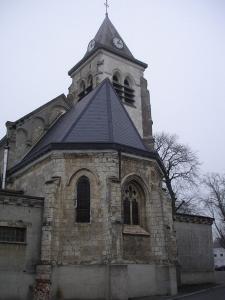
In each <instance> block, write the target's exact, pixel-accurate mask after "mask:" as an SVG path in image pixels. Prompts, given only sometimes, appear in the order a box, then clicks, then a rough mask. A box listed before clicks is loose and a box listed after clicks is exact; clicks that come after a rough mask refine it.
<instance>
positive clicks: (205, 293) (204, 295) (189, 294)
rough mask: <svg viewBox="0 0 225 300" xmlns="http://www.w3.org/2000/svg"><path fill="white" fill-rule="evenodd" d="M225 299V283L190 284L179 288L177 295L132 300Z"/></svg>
mask: <svg viewBox="0 0 225 300" xmlns="http://www.w3.org/2000/svg"><path fill="white" fill-rule="evenodd" d="M176 299H184V300H214V299H216V300H225V283H224V284H222V285H221V284H201V285H188V286H183V287H181V288H180V289H179V291H178V294H177V295H175V296H150V297H142V298H135V299H132V300H176Z"/></svg>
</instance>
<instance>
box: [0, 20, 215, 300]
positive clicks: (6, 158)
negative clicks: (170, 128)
mask: <svg viewBox="0 0 225 300" xmlns="http://www.w3.org/2000/svg"><path fill="white" fill-rule="evenodd" d="M146 68H147V64H145V63H143V62H142V61H139V60H137V59H136V58H134V56H133V55H132V53H131V51H130V50H129V48H128V47H127V45H126V44H125V42H124V40H123V39H122V37H121V36H120V35H119V33H118V32H117V30H116V29H115V27H114V26H113V24H112V23H111V21H110V19H109V17H108V15H106V17H105V19H104V21H103V23H102V25H101V27H100V28H99V30H98V32H97V34H96V36H95V37H94V38H93V40H91V41H90V43H89V45H88V47H87V52H86V53H85V55H84V57H83V58H82V59H81V60H80V61H79V62H78V63H77V64H76V65H75V66H74V67H73V68H72V69H71V70H70V71H69V76H70V77H71V79H72V84H71V86H70V87H69V93H68V95H67V96H65V95H59V96H58V97H56V98H55V99H53V100H51V101H49V102H48V103H46V104H45V105H43V106H41V107H39V108H37V109H36V110H34V111H33V112H31V113H29V114H28V115H26V116H24V117H22V118H21V119H19V120H17V121H15V122H7V123H6V127H7V134H6V136H5V137H3V139H2V140H1V141H0V171H1V174H2V177H1V187H2V189H1V190H0V299H1V300H3V299H4V300H9V299H21V300H22V299H23V300H24V299H29V300H30V299H36V300H49V299H121V300H127V299H128V298H133V297H139V296H148V295H158V294H165V295H166V294H176V293H177V282H178V283H179V280H181V281H182V282H183V283H185V280H186V282H189V283H190V282H191V279H190V278H192V277H190V276H189V275H188V274H192V275H191V276H193V274H195V280H197V282H198V281H201V280H200V279H199V278H200V277H199V274H200V273H201V274H202V276H203V275H204V274H206V277H205V278H204V280H203V281H212V280H213V271H212V267H213V257H212V255H211V253H210V249H211V248H210V247H211V224H212V220H211V219H210V218H206V217H199V216H195V218H194V217H193V216H192V217H191V216H188V215H186V216H185V215H177V216H176V217H174V218H173V217H172V209H171V201H170V199H169V198H168V196H167V194H166V193H165V191H164V190H163V189H162V179H163V176H164V167H163V164H162V162H161V160H160V158H159V156H158V154H157V153H156V152H155V150H154V140H153V137H152V117H151V106H150V97H149V91H148V89H147V81H146V79H145V78H144V71H145V69H146ZM179 224H181V225H179ZM190 224H191V226H192V227H190ZM175 226H176V231H177V235H179V237H180V241H181V240H182V242H181V243H179V241H178V243H177V242H176V234H175ZM196 226H197V227H196ZM196 228H197V229H196ZM184 232H186V233H185V235H184V234H183V233H184ZM197 232H199V233H200V234H199V235H198V234H196V233H197ZM192 233H193V234H192ZM189 235H191V238H190V240H189V241H184V236H185V237H188V236H189ZM199 236H200V237H201V239H202V240H201V241H200V242H199V246H196V245H197V244H196V243H195V241H196V240H198V241H199ZM190 241H191V243H192V248H193V245H195V247H194V248H195V251H197V250H196V248H198V247H199V252H198V253H197V252H196V253H197V254H196V255H197V256H196V258H197V260H198V264H200V267H199V269H195V270H194V268H196V263H193V266H192V270H190V269H188V268H190V264H191V259H192V257H193V253H191V254H190V253H189V254H188V253H186V252H185V251H189V250H185V249H190V247H189V246H190ZM185 242H186V244H185ZM193 243H194V244H193ZM184 244H185V249H183V248H182V247H183V245H184ZM177 245H178V246H179V245H180V249H182V250H181V251H180V253H181V259H180V262H181V263H180V264H179V259H178V256H177V252H178V253H179V247H178V246H177ZM187 245H189V246H188V247H186V246H187ZM177 247H178V248H177ZM202 247H203V250H204V251H202ZM177 249H178V251H177ZM206 249H209V252H208V253H206V252H207V251H206ZM182 251H183V252H182ZM182 253H183V254H182ZM182 255H183V256H182ZM188 255H189V256H188ZM187 257H189V260H188V262H187V260H186V258H187ZM182 259H183V260H182ZM201 259H203V260H201ZM185 263H186V265H185ZM182 265H185V267H184V268H183V269H182ZM178 266H180V267H181V268H180V271H178V269H179V268H178ZM185 268H186V269H185ZM185 272H186V273H185ZM184 273H185V274H186V275H184ZM203 273H204V274H203ZM185 276H186V277H185ZM188 276H189V277H188ZM204 276H205V275H204ZM178 277H179V278H180V279H179V280H178ZM201 278H202V277H201Z"/></svg>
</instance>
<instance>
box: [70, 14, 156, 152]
mask: <svg viewBox="0 0 225 300" xmlns="http://www.w3.org/2000/svg"><path fill="white" fill-rule="evenodd" d="M146 68H147V64H145V63H143V62H141V61H139V60H137V59H136V58H134V56H133V55H132V53H131V51H130V50H129V48H128V46H127V45H126V43H125V42H124V40H123V39H122V37H121V36H120V34H119V33H118V31H117V30H116V29H115V27H114V26H113V24H112V22H111V21H110V19H109V17H108V14H106V16H105V19H104V21H103V23H102V25H101V26H100V28H99V30H98V32H97V34H96V35H95V37H94V38H93V39H92V40H91V41H90V42H89V44H88V47H87V52H86V53H85V55H84V57H83V58H82V59H81V60H80V61H79V62H78V63H77V64H76V65H75V66H74V67H73V68H72V69H71V70H70V71H69V73H68V74H69V75H70V76H71V78H72V84H71V86H70V88H69V99H72V100H73V101H74V102H76V101H80V100H81V99H82V97H84V96H85V95H86V94H87V93H89V92H90V91H91V90H92V89H93V88H95V87H96V86H97V85H98V84H99V83H101V82H102V81H103V80H104V79H105V78H109V79H110V81H111V82H112V84H113V87H114V89H115V91H116V93H117V95H118V96H119V98H120V99H121V102H122V103H123V105H124V107H125V108H126V110H127V111H128V113H129V115H130V117H131V119H132V120H133V122H134V124H135V126H136V128H137V130H138V132H139V134H140V135H141V137H142V138H143V139H144V141H145V144H146V145H147V146H148V148H149V149H153V137H152V118H151V106H150V97H149V91H148V89H147V81H146V80H145V79H144V70H145V69H146Z"/></svg>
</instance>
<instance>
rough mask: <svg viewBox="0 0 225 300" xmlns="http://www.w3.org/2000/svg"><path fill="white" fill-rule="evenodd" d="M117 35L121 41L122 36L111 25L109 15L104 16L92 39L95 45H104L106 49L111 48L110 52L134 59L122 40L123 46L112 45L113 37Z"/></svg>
mask: <svg viewBox="0 0 225 300" xmlns="http://www.w3.org/2000/svg"><path fill="white" fill-rule="evenodd" d="M114 37H117V38H119V39H120V40H122V41H123V39H122V37H121V36H120V34H119V33H118V31H117V30H116V28H115V27H114V26H113V24H112V22H111V21H110V19H109V17H108V16H106V17H105V19H104V21H103V23H102V25H101V26H100V28H99V30H98V32H97V33H96V35H95V37H94V40H95V43H96V46H97V47H100V46H104V47H107V48H108V49H111V51H112V52H116V53H117V54H123V55H125V56H127V57H129V58H130V59H134V57H133V55H132V53H131V52H130V50H129V49H128V47H127V45H126V44H125V42H124V41H123V44H124V46H123V48H122V49H118V48H116V47H115V46H113V38H114Z"/></svg>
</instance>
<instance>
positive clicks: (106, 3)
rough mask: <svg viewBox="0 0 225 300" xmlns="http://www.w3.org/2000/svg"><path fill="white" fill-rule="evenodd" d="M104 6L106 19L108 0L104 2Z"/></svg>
mask: <svg viewBox="0 0 225 300" xmlns="http://www.w3.org/2000/svg"><path fill="white" fill-rule="evenodd" d="M104 5H105V15H106V17H108V8H109V4H108V0H106V1H105V3H104Z"/></svg>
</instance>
